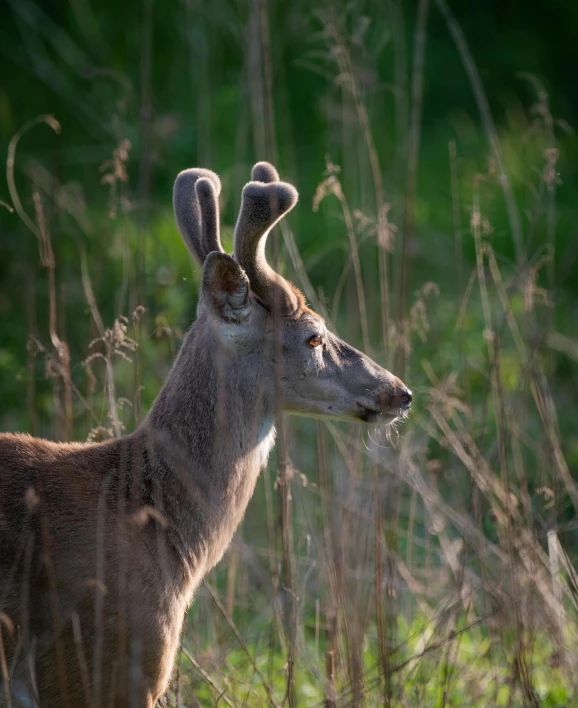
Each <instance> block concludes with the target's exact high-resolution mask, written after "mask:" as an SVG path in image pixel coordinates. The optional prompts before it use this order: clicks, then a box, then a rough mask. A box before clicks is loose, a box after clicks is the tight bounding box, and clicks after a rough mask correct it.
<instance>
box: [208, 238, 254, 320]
mask: <svg viewBox="0 0 578 708" xmlns="http://www.w3.org/2000/svg"><path fill="white" fill-rule="evenodd" d="M202 294H203V302H204V303H205V305H207V306H208V307H209V308H210V309H211V311H212V312H213V314H214V315H216V316H217V317H219V318H221V319H222V320H224V321H225V322H230V323H234V324H235V323H236V324H241V323H242V322H244V321H245V320H247V318H248V317H249V314H250V311H251V305H250V302H249V278H247V276H246V275H245V271H244V270H243V269H242V268H241V266H240V265H239V264H238V263H237V262H236V261H235V260H233V259H232V258H231V256H228V255H227V254H225V253H219V252H218V251H213V252H212V253H209V255H208V256H207V258H206V260H205V264H204V266H203V286H202Z"/></svg>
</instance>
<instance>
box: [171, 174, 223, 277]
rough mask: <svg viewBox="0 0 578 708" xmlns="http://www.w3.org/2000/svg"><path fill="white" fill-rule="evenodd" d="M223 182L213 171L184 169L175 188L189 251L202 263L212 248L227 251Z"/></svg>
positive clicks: (177, 214) (178, 216)
mask: <svg viewBox="0 0 578 708" xmlns="http://www.w3.org/2000/svg"><path fill="white" fill-rule="evenodd" d="M220 192H221V181H220V180H219V178H218V176H217V175H216V174H215V173H214V172H212V171H211V170H204V169H202V168H200V167H194V168H192V169H188V170H183V171H182V172H180V173H179V174H178V175H177V178H176V180H175V186H174V188H173V207H174V210H175V217H176V220H177V224H178V226H179V230H180V232H181V234H182V236H183V240H184V241H185V243H186V244H187V247H188V249H189V251H190V252H191V253H192V254H193V256H194V257H195V258H196V259H197V260H198V261H199V263H200V264H201V265H203V263H204V262H205V258H206V257H207V256H208V254H209V253H210V252H211V251H221V252H223V247H222V246H221V239H220V237H219V207H218V201H217V199H218V196H219V193H220Z"/></svg>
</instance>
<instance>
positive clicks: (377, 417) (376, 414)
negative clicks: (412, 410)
mask: <svg viewBox="0 0 578 708" xmlns="http://www.w3.org/2000/svg"><path fill="white" fill-rule="evenodd" d="M357 405H358V406H359V411H358V413H357V418H358V419H359V420H361V421H362V422H363V423H384V424H386V425H388V424H389V423H393V421H394V420H395V419H396V418H399V417H400V416H403V415H404V413H405V411H404V410H402V409H400V410H399V411H395V412H392V411H382V410H379V409H377V408H370V407H368V406H364V405H362V404H361V403H358V404H357Z"/></svg>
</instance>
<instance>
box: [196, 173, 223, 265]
mask: <svg viewBox="0 0 578 708" xmlns="http://www.w3.org/2000/svg"><path fill="white" fill-rule="evenodd" d="M220 186H221V185H220V184H219V187H220ZM195 192H196V193H197V199H198V200H199V205H200V207H201V228H202V234H201V244H202V248H203V251H204V258H206V257H207V256H208V255H209V253H211V251H221V252H222V253H224V251H223V246H222V245H221V237H220V235H219V233H220V231H219V202H218V197H217V191H216V190H215V185H214V184H213V182H212V181H211V180H210V179H208V178H206V177H201V178H200V179H199V180H198V181H197V182H196V183H195Z"/></svg>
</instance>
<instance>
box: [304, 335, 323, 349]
mask: <svg viewBox="0 0 578 708" xmlns="http://www.w3.org/2000/svg"><path fill="white" fill-rule="evenodd" d="M307 344H309V346H310V347H311V348H312V349H317V347H320V346H321V345H322V344H323V339H322V337H321V336H320V335H319V334H314V335H313V336H312V337H309V339H308V340H307Z"/></svg>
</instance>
